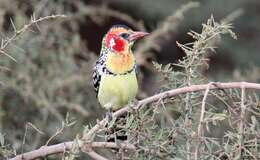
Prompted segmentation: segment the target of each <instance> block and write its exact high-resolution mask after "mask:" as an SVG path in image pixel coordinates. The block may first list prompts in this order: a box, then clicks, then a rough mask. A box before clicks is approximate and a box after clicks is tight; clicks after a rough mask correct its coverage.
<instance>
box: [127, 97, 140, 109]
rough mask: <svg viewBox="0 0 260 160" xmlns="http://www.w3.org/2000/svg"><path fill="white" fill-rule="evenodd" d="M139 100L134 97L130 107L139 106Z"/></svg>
mask: <svg viewBox="0 0 260 160" xmlns="http://www.w3.org/2000/svg"><path fill="white" fill-rule="evenodd" d="M138 103H139V101H138V100H137V99H133V100H131V101H130V103H129V106H130V108H136V106H138Z"/></svg>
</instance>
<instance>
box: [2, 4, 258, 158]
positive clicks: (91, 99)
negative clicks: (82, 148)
mask: <svg viewBox="0 0 260 160" xmlns="http://www.w3.org/2000/svg"><path fill="white" fill-rule="evenodd" d="M187 2H190V1H188V0H160V1H157V0H131V1H130V0H109V1H105V0H103V1H102V0H89V1H88V0H82V1H80V0H73V1H72V0H53V1H48V0H0V36H1V38H6V37H7V36H8V37H10V36H11V35H12V34H13V28H12V24H11V21H10V20H11V19H12V21H13V22H14V24H15V26H16V27H17V28H18V29H19V28H21V27H22V26H23V25H24V24H27V23H29V22H30V18H31V16H32V15H35V17H36V18H39V17H44V16H48V15H52V14H65V15H67V16H68V17H67V18H65V19H55V20H50V21H45V22H42V23H39V24H38V27H37V26H34V27H33V28H32V29H31V30H30V31H29V32H26V33H25V34H23V35H22V36H21V37H20V38H18V39H17V40H16V41H15V42H13V43H12V44H11V45H10V46H8V48H7V49H6V52H7V53H9V54H10V55H12V56H13V57H14V58H15V59H16V60H17V62H14V61H12V60H11V59H9V58H8V57H6V56H4V55H0V56H1V59H0V65H1V66H3V67H1V71H0V82H1V87H0V132H1V133H2V134H3V135H5V136H4V137H5V140H6V143H9V144H12V147H13V148H15V149H16V150H17V151H18V153H19V152H20V151H21V146H22V139H23V136H24V133H25V129H26V124H27V122H31V123H32V124H34V125H35V126H36V127H37V128H38V129H39V130H41V131H42V132H43V133H44V134H39V133H38V132H37V131H35V130H34V129H32V127H29V128H28V131H27V136H26V143H25V150H26V151H29V150H32V149H34V148H37V147H39V146H41V145H44V144H45V142H46V141H47V140H48V139H49V137H51V136H52V135H53V134H54V133H55V132H56V128H57V127H60V126H61V122H62V121H64V119H65V116H66V113H67V112H69V113H70V117H71V118H73V119H74V120H76V122H77V123H76V124H75V125H73V126H71V127H69V128H68V129H65V130H64V133H63V134H62V135H60V136H57V137H56V138H55V139H54V140H53V141H51V144H53V143H57V142H62V141H66V140H72V139H73V138H74V137H75V136H76V134H77V133H80V132H81V130H82V129H83V126H84V125H86V124H90V123H92V124H94V123H95V122H96V119H97V118H98V119H101V118H102V117H103V116H104V112H105V111H103V110H102V109H101V107H100V106H99V104H98V102H97V100H96V98H95V92H94V90H93V87H92V79H91V78H92V77H91V68H92V65H93V63H94V61H95V60H96V59H97V57H98V55H99V50H100V47H101V40H102V36H103V35H104V34H105V33H106V31H107V30H108V29H109V28H110V27H111V26H112V25H114V24H125V25H128V26H130V27H132V28H133V29H135V30H147V31H148V32H153V31H154V30H158V29H160V27H162V25H161V24H163V23H164V22H165V20H166V21H167V17H168V16H171V15H172V14H174V13H175V11H176V10H178V9H179V8H180V7H181V6H182V5H183V4H185V3H187ZM198 2H199V3H200V6H199V7H196V8H192V9H190V10H188V11H187V12H185V14H184V19H180V20H178V21H173V22H169V24H170V29H169V31H167V34H166V35H161V36H158V37H156V38H155V42H158V45H159V46H160V48H159V49H158V48H156V47H151V48H148V49H147V50H145V51H144V52H142V53H137V54H139V56H141V57H138V58H140V59H138V62H139V73H138V77H139V82H140V91H139V95H138V97H139V98H144V97H146V96H148V95H152V94H154V93H156V92H158V91H159V90H160V85H161V82H159V80H158V79H159V78H158V75H157V73H156V72H154V69H153V68H152V67H151V65H149V64H151V62H152V61H157V62H158V63H162V64H167V63H177V62H178V59H180V58H182V57H183V56H185V55H184V53H183V52H182V51H181V49H180V48H178V47H177V45H176V41H178V42H180V43H188V42H192V41H193V39H192V38H191V37H190V36H188V35H187V32H189V31H190V30H194V31H197V32H200V31H201V27H202V26H201V24H202V23H205V22H206V20H207V19H208V18H209V17H210V16H211V15H213V16H214V18H215V20H216V21H219V20H221V19H223V18H225V17H226V16H228V15H229V14H230V13H232V12H234V11H239V12H240V13H242V14H241V15H240V16H238V17H237V18H236V19H235V20H234V21H233V22H232V23H233V26H234V32H235V33H236V34H237V36H238V39H237V40H233V39H231V38H229V37H223V39H222V40H221V41H220V42H219V44H218V45H217V46H218V48H217V49H216V54H215V53H214V54H211V55H209V68H208V69H206V68H205V69H204V74H205V76H206V77H208V79H209V80H210V81H223V82H224V81H242V80H245V81H250V82H260V52H259V50H260V18H259V17H260V1H259V0H228V1H227V0H200V1H198ZM171 24H174V25H172V28H171ZM144 43H147V42H145V40H144V41H140V42H139V43H138V44H137V45H136V46H135V48H136V49H138V48H141V47H142V45H144ZM138 51H140V50H138ZM5 67H6V68H5ZM242 77H244V78H242ZM27 126H28V125H27ZM0 159H1V158H0Z"/></svg>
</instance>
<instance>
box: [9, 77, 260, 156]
mask: <svg viewBox="0 0 260 160" xmlns="http://www.w3.org/2000/svg"><path fill="white" fill-rule="evenodd" d="M210 84H212V82H211V83H209V84H202V85H191V86H187V87H182V88H178V89H172V90H168V91H165V92H162V93H159V94H156V95H154V96H151V97H148V98H145V99H143V100H140V101H138V103H137V104H136V105H135V106H134V108H135V109H139V108H141V106H143V105H145V104H149V103H153V102H156V101H158V100H160V99H162V98H170V97H173V96H176V95H179V94H184V93H189V92H196V91H202V90H206V91H207V90H208V92H209V90H211V89H231V88H244V89H254V90H260V84H258V83H248V82H229V83H220V82H218V83H214V84H215V85H210ZM242 93H243V90H242ZM243 94H244V93H243ZM206 96H207V94H206V92H205V94H204V97H206ZM242 97H243V95H242ZM243 102H244V100H243ZM241 105H242V107H243V106H244V104H243V103H241ZM127 111H128V107H127V106H126V107H123V108H122V109H120V110H118V111H116V112H115V113H114V114H113V116H114V117H118V116H120V115H122V114H124V113H126V112H127ZM105 122H106V120H105V119H103V120H102V121H100V122H98V123H97V124H96V125H95V126H94V127H92V128H91V129H90V130H89V131H88V132H87V133H85V134H84V135H83V138H82V140H81V142H80V143H79V147H80V148H83V147H86V146H85V145H87V146H88V147H89V150H88V151H89V152H90V154H91V155H92V156H93V155H95V156H97V155H96V153H94V151H93V150H92V148H95V147H102V148H113V147H117V146H118V145H117V144H111V143H109V142H88V141H89V140H90V139H91V137H93V136H94V135H95V133H96V132H98V131H99V130H100V129H101V128H102V127H104V124H105ZM86 142H88V143H86ZM73 143H74V142H73V141H70V142H64V143H60V144H55V145H51V146H43V147H41V148H39V149H37V150H34V151H31V152H27V153H24V154H21V155H17V156H16V157H14V158H12V159H10V160H22V158H25V159H27V160H31V159H35V158H38V157H44V156H47V155H51V154H57V153H62V152H64V150H70V149H71V148H72V146H73ZM126 146H127V147H129V149H135V148H134V146H132V145H131V144H129V145H126ZM118 147H122V145H119V146H118ZM89 152H86V153H88V154H89ZM99 156H100V155H99Z"/></svg>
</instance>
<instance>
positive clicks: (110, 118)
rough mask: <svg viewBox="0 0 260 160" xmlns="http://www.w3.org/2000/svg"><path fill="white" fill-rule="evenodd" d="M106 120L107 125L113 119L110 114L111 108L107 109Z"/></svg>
mask: <svg viewBox="0 0 260 160" xmlns="http://www.w3.org/2000/svg"><path fill="white" fill-rule="evenodd" d="M106 119H107V121H108V123H109V122H110V121H112V119H113V114H112V108H111V107H109V109H108V111H107V112H106Z"/></svg>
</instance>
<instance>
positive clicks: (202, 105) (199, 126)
mask: <svg viewBox="0 0 260 160" xmlns="http://www.w3.org/2000/svg"><path fill="white" fill-rule="evenodd" d="M211 85H212V82H211V83H209V84H208V86H207V88H206V90H205V93H204V97H203V99H202V103H201V111H200V121H199V124H198V131H197V134H198V140H199V143H198V145H197V146H196V148H195V160H197V159H198V157H199V147H200V139H201V136H202V134H203V128H202V124H203V121H204V114H205V106H206V99H207V97H208V94H209V89H210V86H211Z"/></svg>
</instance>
